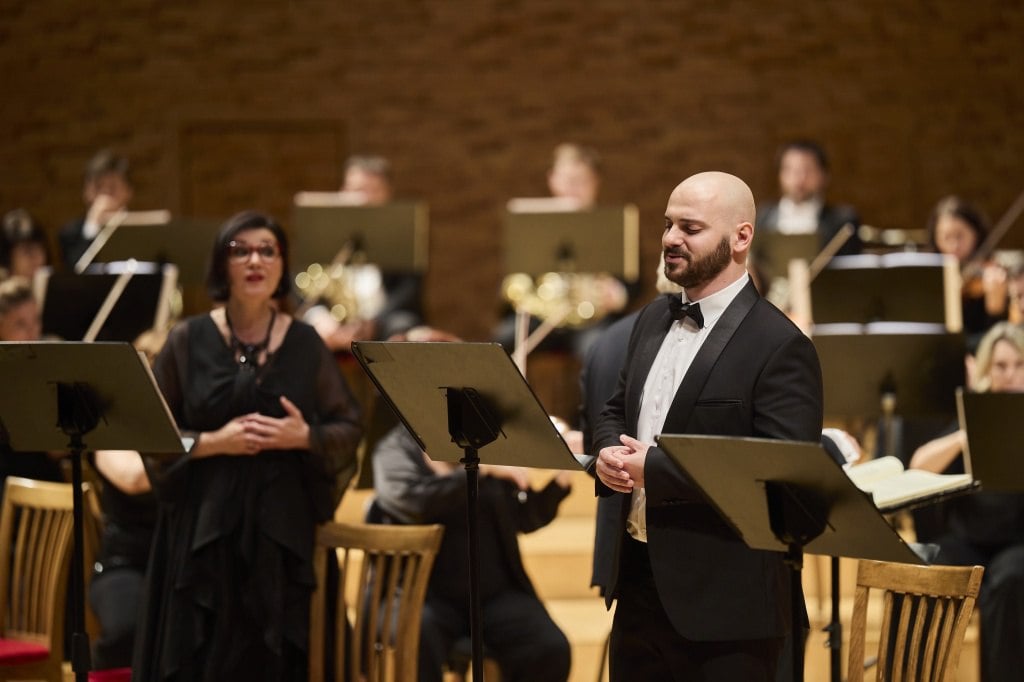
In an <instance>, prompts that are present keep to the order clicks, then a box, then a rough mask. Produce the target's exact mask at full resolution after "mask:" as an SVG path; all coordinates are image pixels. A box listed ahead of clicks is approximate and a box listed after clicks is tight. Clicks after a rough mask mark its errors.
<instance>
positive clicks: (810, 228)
mask: <svg viewBox="0 0 1024 682" xmlns="http://www.w3.org/2000/svg"><path fill="white" fill-rule="evenodd" d="M822 206H824V202H822V200H821V199H819V198H814V199H808V200H807V201H801V202H800V203H799V204H798V203H796V202H795V201H793V200H792V199H788V198H786V197H782V199H780V200H779V217H778V220H777V221H776V224H775V227H776V229H778V231H779V232H781V233H782V234H814V233H815V232H817V231H818V216H819V215H821V208H822Z"/></svg>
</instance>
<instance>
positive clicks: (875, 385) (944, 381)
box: [813, 323, 965, 454]
mask: <svg viewBox="0 0 1024 682" xmlns="http://www.w3.org/2000/svg"><path fill="white" fill-rule="evenodd" d="M838 327H840V325H836V328H838ZM842 327H843V329H840V331H844V332H848V331H852V330H850V329H846V325H842ZM854 327H855V328H856V329H858V330H861V331H862V333H838V334H832V333H824V332H826V331H831V330H826V329H824V328H823V327H819V326H816V327H815V334H814V338H813V341H814V347H815V350H817V352H818V359H819V360H820V361H821V371H822V376H823V378H824V389H825V416H826V417H827V418H849V417H863V416H865V415H877V414H884V415H890V416H891V415H892V414H895V412H896V411H897V410H898V412H899V413H900V414H901V415H920V416H942V415H948V416H950V417H951V416H952V415H953V414H954V413H955V411H956V404H955V393H956V389H957V387H959V386H962V385H963V383H964V352H965V350H964V349H965V346H964V338H963V335H961V334H952V333H948V332H945V331H943V330H941V328H935V327H921V326H915V325H913V324H903V323H891V324H874V325H867V326H864V327H861V326H858V325H854ZM926 330H927V331H926ZM883 405H884V407H883ZM883 454H893V453H892V451H891V450H888V451H885V452H883Z"/></svg>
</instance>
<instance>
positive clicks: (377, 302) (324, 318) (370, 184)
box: [304, 156, 423, 351]
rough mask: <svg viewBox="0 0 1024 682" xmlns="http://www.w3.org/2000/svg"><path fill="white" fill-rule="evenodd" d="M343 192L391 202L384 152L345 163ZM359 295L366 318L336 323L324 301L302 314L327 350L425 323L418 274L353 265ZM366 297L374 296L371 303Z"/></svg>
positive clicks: (357, 200)
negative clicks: (367, 313) (365, 293)
mask: <svg viewBox="0 0 1024 682" xmlns="http://www.w3.org/2000/svg"><path fill="white" fill-rule="evenodd" d="M340 192H341V194H342V195H344V197H345V199H346V202H347V203H350V204H352V205H355V206H383V205H385V204H387V203H388V202H389V201H391V198H392V184H391V164H390V163H389V162H388V160H387V159H385V158H384V157H382V156H352V157H349V159H348V161H347V162H346V163H345V180H344V184H343V185H342V186H341V190H340ZM347 268H351V269H353V270H354V272H352V273H351V274H352V277H353V279H352V280H351V281H353V282H354V288H355V289H356V293H357V295H358V294H359V292H361V291H364V290H365V291H368V292H369V294H368V296H367V297H365V298H364V299H363V300H362V301H360V302H361V303H363V304H365V305H364V307H365V308H370V309H371V310H372V312H373V314H372V315H371V316H369V317H366V318H363V317H362V316H361V317H360V319H355V320H348V319H346V320H343V321H341V322H339V321H338V320H336V319H335V318H334V317H333V316H332V315H331V314H330V312H329V311H328V308H327V306H325V305H315V306H313V307H312V308H310V310H309V311H308V312H307V313H306V314H305V316H304V319H305V320H306V322H308V323H310V324H311V325H313V327H314V328H315V329H316V330H317V332H319V334H320V336H321V338H323V340H324V343H326V344H327V347H328V348H330V349H331V350H346V351H347V350H349V349H350V348H351V347H352V342H353V341H365V340H368V339H387V338H390V337H391V336H394V335H395V334H402V333H404V332H406V331H408V330H409V329H411V328H413V327H415V326H417V325H419V324H421V323H422V322H423V301H422V289H423V276H422V275H421V274H417V273H412V272H410V273H382V272H381V271H380V269H379V268H377V266H376V265H373V264H353V265H348V266H347ZM367 299H373V301H372V303H370V302H369V301H368V300H367Z"/></svg>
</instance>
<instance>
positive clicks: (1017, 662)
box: [910, 322, 1024, 682]
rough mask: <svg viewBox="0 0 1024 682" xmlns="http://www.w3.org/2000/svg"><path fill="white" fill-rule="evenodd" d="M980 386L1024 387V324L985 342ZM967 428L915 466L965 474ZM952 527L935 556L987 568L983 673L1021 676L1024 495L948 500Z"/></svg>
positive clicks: (922, 452) (1004, 328)
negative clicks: (964, 459) (964, 451)
mask: <svg viewBox="0 0 1024 682" xmlns="http://www.w3.org/2000/svg"><path fill="white" fill-rule="evenodd" d="M976 370H977V374H976V376H977V378H976V381H975V383H974V389H975V390H978V391H992V392H995V393H1000V392H1011V391H1012V392H1020V391H1024V330H1021V329H1020V328H1018V327H1015V326H1013V325H1010V324H1008V323H1006V322H1000V323H998V324H996V325H995V326H994V327H992V329H991V330H989V332H988V333H987V334H985V336H984V338H983V339H982V340H981V344H980V345H979V346H978V354H977V367H976ZM966 442H967V434H966V433H965V432H964V431H963V430H962V429H960V428H958V426H957V425H956V424H952V425H950V427H949V428H948V429H947V431H946V433H944V434H942V435H940V436H938V437H937V438H935V439H934V440H932V441H929V442H928V443H925V444H924V445H922V446H921V447H920V448H918V449H917V450H916V451H915V452H914V455H913V457H912V458H911V460H910V466H911V467H913V468H915V469H925V470H927V471H933V472H935V473H949V474H952V473H963V471H964V462H963V450H964V446H965V444H966ZM946 509H947V514H948V517H947V518H948V527H947V529H946V533H945V535H944V536H942V537H941V538H940V539H939V540H938V542H937V544H938V545H939V548H940V550H939V555H938V557H937V558H936V560H935V562H934V563H937V564H951V565H955V566H974V565H981V566H984V567H985V579H984V580H983V581H982V583H981V594H980V595H979V597H978V608H979V610H980V611H981V679H982V680H983V681H985V682H992V681H995V680H1018V679H1020V674H1021V671H1022V670H1024V494H1022V493H997V492H984V491H982V492H979V493H975V494H972V495H967V496H965V497H960V498H957V499H954V500H950V501H949V502H947V503H946Z"/></svg>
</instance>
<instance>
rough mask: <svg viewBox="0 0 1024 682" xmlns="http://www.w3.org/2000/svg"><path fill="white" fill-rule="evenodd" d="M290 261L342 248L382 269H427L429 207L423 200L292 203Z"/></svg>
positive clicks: (301, 263) (320, 259)
mask: <svg viewBox="0 0 1024 682" xmlns="http://www.w3.org/2000/svg"><path fill="white" fill-rule="evenodd" d="M293 219H294V223H295V229H294V230H292V256H291V260H292V263H293V264H295V265H296V266H298V267H299V268H300V269H304V268H306V267H307V266H308V265H310V264H312V263H331V262H333V261H334V259H335V257H336V256H337V255H338V254H339V253H340V252H341V251H342V250H344V249H345V248H349V249H351V250H352V252H353V254H354V255H355V254H359V255H360V257H361V258H362V259H364V260H365V262H367V263H371V264H373V265H376V266H377V267H378V268H380V269H381V271H382V272H386V273H412V272H425V271H426V269H427V246H428V245H427V235H428V224H429V218H428V209H427V204H425V203H423V202H412V201H406V202H393V203H390V204H385V205H383V206H345V205H337V204H332V203H330V202H321V203H316V202H313V201H303V202H302V203H297V204H296V205H295V210H294V214H293Z"/></svg>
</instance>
